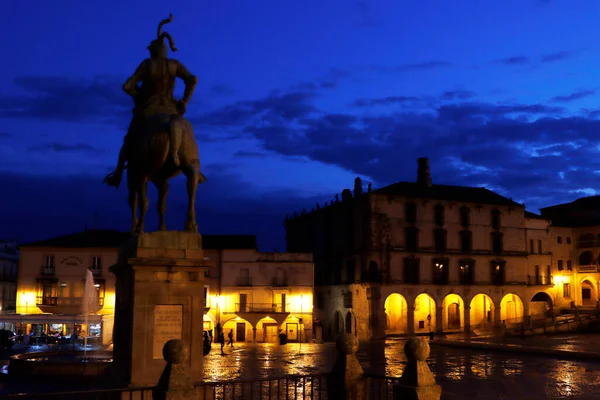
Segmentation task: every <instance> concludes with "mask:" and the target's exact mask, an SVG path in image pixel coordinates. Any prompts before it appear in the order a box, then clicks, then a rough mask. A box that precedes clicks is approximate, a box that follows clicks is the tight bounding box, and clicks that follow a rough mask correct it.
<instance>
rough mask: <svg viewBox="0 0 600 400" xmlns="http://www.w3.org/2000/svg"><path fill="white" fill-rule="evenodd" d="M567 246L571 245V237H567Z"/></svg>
mask: <svg viewBox="0 0 600 400" xmlns="http://www.w3.org/2000/svg"><path fill="white" fill-rule="evenodd" d="M566 239H567V244H571V236H567V238H566Z"/></svg>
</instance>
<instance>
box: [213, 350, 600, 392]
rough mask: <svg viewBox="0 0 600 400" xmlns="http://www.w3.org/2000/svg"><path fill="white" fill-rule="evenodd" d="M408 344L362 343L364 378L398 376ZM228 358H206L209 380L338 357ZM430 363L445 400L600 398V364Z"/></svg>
mask: <svg viewBox="0 0 600 400" xmlns="http://www.w3.org/2000/svg"><path fill="white" fill-rule="evenodd" d="M582 340H584V339H582ZM587 340H588V341H589V339H587ZM599 342H600V341H599ZM404 343H405V341H404V340H400V339H398V340H387V341H386V342H383V341H380V342H367V343H361V346H360V348H359V350H358V353H357V357H358V359H359V361H360V363H361V365H362V366H363V368H364V369H365V372H369V373H374V374H380V375H384V374H385V375H388V376H400V375H401V374H402V371H403V369H404V364H405V362H406V358H405V357H404V353H403V346H404ZM225 353H226V354H225V355H224V356H222V355H221V354H220V352H219V349H218V347H217V346H214V347H213V350H212V351H211V353H210V354H209V355H208V356H207V357H206V358H205V378H206V379H207V380H215V381H221V380H231V379H252V378H259V377H276V376H281V375H286V374H311V373H320V372H328V371H330V370H331V367H332V366H333V363H334V361H335V356H336V350H335V345H334V344H332V343H326V344H302V348H301V349H300V347H299V345H298V344H288V345H285V346H279V345H273V344H255V345H252V344H241V345H236V346H235V347H233V348H226V349H225ZM428 363H429V366H430V368H431V370H432V371H433V372H434V374H435V375H436V380H437V382H438V383H439V384H440V385H442V393H443V394H442V398H443V399H447V400H458V399H467V398H471V399H483V400H487V399H511V400H517V399H529V400H538V399H540V400H542V399H560V398H569V399H599V398H600V363H594V362H579V361H566V360H559V359H554V358H549V357H541V356H532V355H528V354H509V353H506V354H504V353H499V352H485V351H479V350H469V349H455V348H442V347H434V348H432V351H431V356H430V357H429V359H428Z"/></svg>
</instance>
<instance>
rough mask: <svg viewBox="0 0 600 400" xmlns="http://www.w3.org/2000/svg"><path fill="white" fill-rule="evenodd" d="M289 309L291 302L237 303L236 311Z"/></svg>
mask: <svg viewBox="0 0 600 400" xmlns="http://www.w3.org/2000/svg"><path fill="white" fill-rule="evenodd" d="M289 310H290V304H289V303H284V304H281V303H279V304H277V303H235V312H236V313H288V312H290V311H289Z"/></svg>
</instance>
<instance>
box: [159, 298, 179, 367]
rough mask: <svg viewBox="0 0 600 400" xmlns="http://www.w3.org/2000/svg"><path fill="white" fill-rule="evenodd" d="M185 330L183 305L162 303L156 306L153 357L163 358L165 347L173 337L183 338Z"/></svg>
mask: <svg viewBox="0 0 600 400" xmlns="http://www.w3.org/2000/svg"><path fill="white" fill-rule="evenodd" d="M182 330H183V305H182V304H175V305H171V304H169V305H161V304H157V305H156V306H155V308H154V351H153V358H163V354H162V351H163V347H164V345H165V343H167V342H168V341H169V340H171V339H181V338H182V335H181V333H182Z"/></svg>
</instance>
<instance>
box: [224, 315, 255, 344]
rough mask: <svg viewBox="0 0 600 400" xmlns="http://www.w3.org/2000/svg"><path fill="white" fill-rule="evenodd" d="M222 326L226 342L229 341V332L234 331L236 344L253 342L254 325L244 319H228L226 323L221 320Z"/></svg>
mask: <svg viewBox="0 0 600 400" xmlns="http://www.w3.org/2000/svg"><path fill="white" fill-rule="evenodd" d="M242 324H243V325H242ZM221 326H222V327H223V334H224V335H225V340H227V335H228V334H229V331H233V340H234V341H235V342H250V341H252V340H253V332H252V323H250V321H248V320H246V319H244V318H241V317H235V318H231V319H228V320H227V321H226V322H223V320H221Z"/></svg>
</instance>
